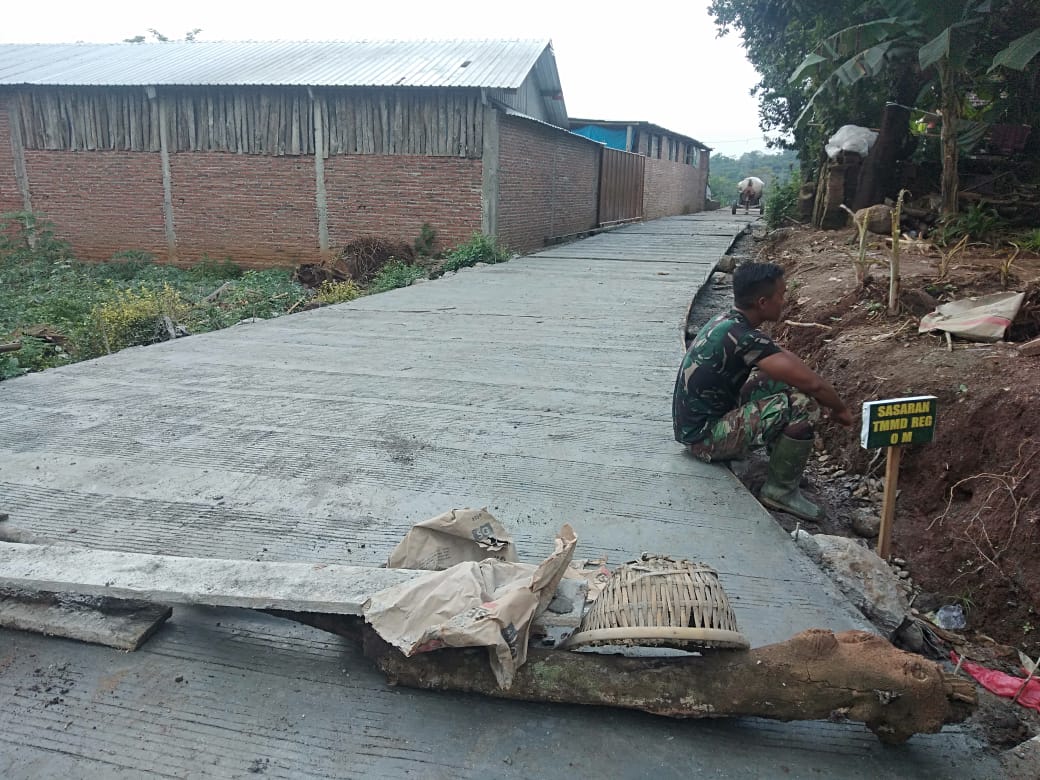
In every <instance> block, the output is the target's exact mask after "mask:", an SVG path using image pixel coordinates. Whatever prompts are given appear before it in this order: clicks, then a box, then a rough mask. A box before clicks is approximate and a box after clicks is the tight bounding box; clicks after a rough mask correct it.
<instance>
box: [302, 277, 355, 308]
mask: <svg viewBox="0 0 1040 780" xmlns="http://www.w3.org/2000/svg"><path fill="white" fill-rule="evenodd" d="M363 294H364V293H363V292H362V291H361V288H360V287H358V286H357V285H356V284H355V283H354V282H333V281H329V280H328V279H326V280H325V281H324V282H322V283H321V287H320V288H318V294H317V295H316V296H314V297H315V298H317V299H318V300H319V301H321V302H322V303H346V302H347V301H352V300H354V299H355V298H359V297H361V296H362V295H363Z"/></svg>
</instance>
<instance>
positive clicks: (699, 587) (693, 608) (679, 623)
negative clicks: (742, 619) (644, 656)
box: [566, 553, 750, 650]
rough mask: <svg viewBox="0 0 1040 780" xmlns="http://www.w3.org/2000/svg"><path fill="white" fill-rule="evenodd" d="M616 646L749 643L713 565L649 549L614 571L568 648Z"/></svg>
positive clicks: (698, 646)
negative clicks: (680, 558) (740, 628)
mask: <svg viewBox="0 0 1040 780" xmlns="http://www.w3.org/2000/svg"><path fill="white" fill-rule="evenodd" d="M617 644H620V645H630V646H652V647H672V648H676V649H678V650H690V649H703V648H727V649H734V650H746V649H747V648H748V647H750V644H749V643H748V641H747V639H746V638H745V637H744V635H743V634H741V633H740V630H739V629H738V628H737V619H736V617H735V616H734V615H733V608H732V607H730V604H729V599H728V598H726V593H725V591H723V590H722V585H721V584H720V583H719V575H718V573H717V572H716V571H715V570H714V569H712V568H711V567H710V566H705V565H704V564H702V563H691V562H690V561H687V560H680V561H674V560H672V559H671V558H667V557H665V556H663V555H649V554H647V553H644V554H643V557H642V559H641V560H639V561H632V562H631V563H626V564H625V565H623V566H620V567H619V568H618V569H617V571H615V572H614V574H613V576H612V577H611V578H610V580H609V581H608V582H607V585H606V587H605V588H604V589H603V592H602V593H601V594H600V596H599V598H597V599H596V600H595V601H594V602H593V603H592V607H591V608H590V609H589V611H588V613H587V614H586V615H585V617H584V618H583V619H582V621H581V626H580V627H579V628H578V630H577V631H575V632H574V634H573V635H571V637H570V639H568V640H567V643H566V647H581V646H592V645H617Z"/></svg>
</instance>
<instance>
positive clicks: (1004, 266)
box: [1000, 241, 1022, 290]
mask: <svg viewBox="0 0 1040 780" xmlns="http://www.w3.org/2000/svg"><path fill="white" fill-rule="evenodd" d="M1008 243H1009V244H1011V246H1012V247H1013V251H1011V252H1008V256H1007V257H1006V258H1002V259H1001V261H1000V286H1001V288H1003V289H1005V290H1006V289H1007V288H1008V282H1009V281H1011V266H1013V265H1014V264H1015V260H1016V259H1018V256H1019V254H1020V253H1021V252H1022V250H1021V248H1019V246H1018V244H1016V243H1015V242H1014V241H1009V242H1008Z"/></svg>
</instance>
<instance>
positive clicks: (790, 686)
mask: <svg viewBox="0 0 1040 780" xmlns="http://www.w3.org/2000/svg"><path fill="white" fill-rule="evenodd" d="M363 641H364V652H365V655H367V656H368V657H369V658H371V659H372V660H374V661H375V662H376V664H377V665H378V666H379V668H380V669H381V670H382V671H383V673H384V674H386V676H387V678H388V681H389V682H390V683H391V684H393V685H406V686H409V687H414V688H425V689H436V690H453V691H465V692H469V693H481V694H484V695H487V696H495V697H498V698H506V699H519V700H522V701H541V702H556V703H569V704H591V705H600V706H610V707H623V708H628V709H636V710H642V711H644V712H650V713H654V714H657V715H665V716H668V717H673V718H719V717H759V718H771V719H774V720H782V721H790V720H823V719H833V718H835V717H838V718H841V719H844V720H851V721H858V722H862V723H865V724H866V725H867V728H869V729H870V730H871V731H872V732H874V734H875V735H876V736H877V737H878V739H879V740H881V741H882V742H886V743H892V744H898V743H901V742H905V741H906V740H908V739H909V738H910V737H911V736H913V735H914V734H918V733H926V734H934V733H937V732H938V731H940V730H941V729H942V727H943V725H944V724H947V723H960V722H962V721H964V720H965V719H966V718H967V717H968V716H969V715H970V714H971V713H972V711H973V710H974V709H975V706H976V704H977V695H976V692H975V686H974V684H973V683H972V682H971V681H970V680H966V679H963V678H960V677H955V676H953V675H950V674H947V673H946V672H944V671H943V670H942V668H941V667H940V666H939V665H938V664H936V663H933V662H932V661H928V660H927V659H925V658H922V657H920V656H917V655H913V654H911V653H907V652H904V651H902V650H898V649H896V648H895V647H893V646H892V645H891V644H890V643H889V642H888V641H886V640H885V639H882V638H881V637H879V636H876V635H874V634H869V633H867V632H864V631H846V632H843V633H840V634H834V633H832V632H830V631H825V630H822V629H812V630H809V631H804V632H802V633H801V634H798V635H797V636H795V637H793V638H792V639H789V640H787V641H786V642H781V643H778V644H774V645H768V646H766V647H761V648H757V649H754V650H747V651H716V652H714V653H709V654H705V655H703V656H688V657H681V658H676V657H658V658H626V657H622V656H618V655H603V654H599V653H574V652H567V651H564V650H542V649H538V648H530V649H529V651H528V656H527V663H525V664H524V665H523V666H521V667H520V668H519V669H518V670H517V674H516V677H515V679H514V682H513V685H512V687H511V688H508V689H502V688H499V687H498V685H497V684H496V682H495V677H494V674H493V673H492V672H491V667H490V665H489V664H488V662H487V654H486V651H485V650H483V649H474V650H469V649H468V650H446V649H445V650H438V651H436V652H431V653H422V654H419V655H416V656H413V657H411V658H406V657H405V656H404V655H403V654H402V653H401V652H400V651H399V650H397V649H396V648H394V647H392V646H391V645H388V644H387V643H386V642H384V641H383V640H382V639H381V638H380V637H379V636H378V635H377V634H376V633H375V632H374V631H373V630H372V629H370V628H368V627H367V626H366V627H365V629H364V640H363Z"/></svg>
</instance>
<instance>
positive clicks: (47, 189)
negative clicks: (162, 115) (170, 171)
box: [25, 150, 166, 260]
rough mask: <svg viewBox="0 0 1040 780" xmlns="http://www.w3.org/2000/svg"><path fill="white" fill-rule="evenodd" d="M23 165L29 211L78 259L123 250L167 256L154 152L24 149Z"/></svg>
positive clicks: (159, 169)
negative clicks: (46, 223) (46, 221)
mask: <svg viewBox="0 0 1040 780" xmlns="http://www.w3.org/2000/svg"><path fill="white" fill-rule="evenodd" d="M25 167H26V171H27V173H28V176H29V190H30V193H31V195H32V205H33V210H34V211H35V212H36V213H38V214H43V215H44V216H45V217H47V218H48V219H49V220H50V221H51V222H52V223H54V228H55V231H54V232H55V234H56V235H57V237H58V238H61V239H64V240H65V241H68V242H69V243H70V244H71V245H72V248H73V252H74V254H75V255H76V256H77V257H78V258H80V259H83V260H107V259H108V258H110V257H111V256H112V254H113V253H114V252H119V251H121V250H127V249H141V250H145V251H148V252H152V253H153V254H155V255H156V256H158V257H165V256H166V238H165V232H164V229H163V211H162V199H163V191H162V164H161V161H160V159H159V154H158V153H156V152H51V151H35V150H26V152H25Z"/></svg>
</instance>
